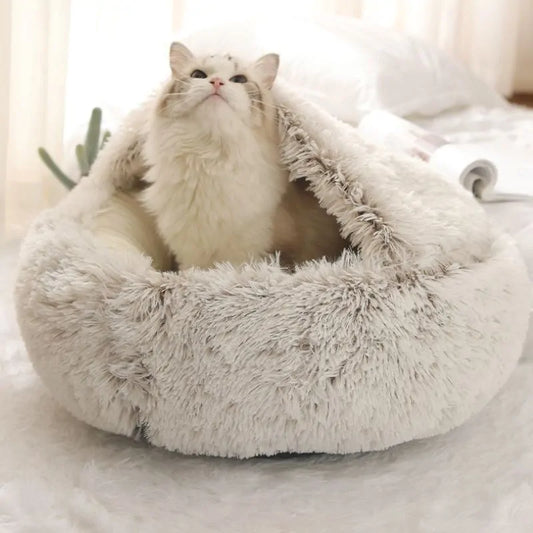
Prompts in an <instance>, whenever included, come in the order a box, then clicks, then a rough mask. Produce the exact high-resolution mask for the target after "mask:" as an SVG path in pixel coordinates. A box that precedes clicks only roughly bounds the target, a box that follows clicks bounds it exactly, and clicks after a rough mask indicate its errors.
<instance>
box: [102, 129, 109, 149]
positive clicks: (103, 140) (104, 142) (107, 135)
mask: <svg viewBox="0 0 533 533" xmlns="http://www.w3.org/2000/svg"><path fill="white" fill-rule="evenodd" d="M109 137H111V132H110V131H109V130H105V131H104V134H103V135H102V142H101V143H100V150H101V149H102V148H103V147H104V146H105V145H106V143H107V141H109Z"/></svg>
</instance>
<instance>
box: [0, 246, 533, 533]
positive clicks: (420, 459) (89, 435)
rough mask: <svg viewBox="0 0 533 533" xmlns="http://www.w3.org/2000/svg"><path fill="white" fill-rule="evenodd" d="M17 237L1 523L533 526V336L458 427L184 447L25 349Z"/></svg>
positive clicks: (486, 532) (1, 315) (11, 254)
mask: <svg viewBox="0 0 533 533" xmlns="http://www.w3.org/2000/svg"><path fill="white" fill-rule="evenodd" d="M15 262H16V248H15V247H11V248H9V249H7V250H6V249H4V250H3V251H2V252H1V254H0V279H1V282H0V291H1V293H0V294H2V302H1V305H0V339H1V341H2V344H3V348H2V351H1V352H0V420H1V427H2V430H1V431H0V531H2V532H4V531H6V532H12V531H15V532H19V531H20V532H39V533H41V532H53V533H61V532H78V531H82V532H84V531H91V532H130V531H139V532H145V531H146V532H154V531H161V532H167V531H168V532H181V531H184V532H194V533H201V532H204V531H220V532H226V531H227V532H232V533H236V532H254V533H259V532H306V533H307V532H321V531H324V532H335V533H341V532H350V533H354V532H364V533H374V532H407V533H413V532H419V531H420V532H429V531H431V532H449V531H457V532H465V533H475V532H483V533H491V532H498V533H501V532H504V533H505V532H510V533H511V532H512V533H522V532H524V533H525V532H531V531H533V396H532V392H531V391H532V390H533V338H531V337H532V335H530V339H529V341H528V346H527V348H526V351H525V353H524V357H523V359H522V361H521V363H520V365H519V366H518V368H517V369H516V371H515V372H514V374H513V375H512V377H511V379H510V381H509V382H508V383H507V385H506V386H505V387H504V389H503V390H502V391H501V392H500V394H498V396H497V397H496V398H495V399H494V400H493V401H492V402H491V403H490V405H489V406H488V407H487V408H485V409H484V410H483V411H482V412H481V413H480V414H479V415H478V416H476V417H475V418H473V419H472V420H471V421H470V422H468V423H467V424H465V425H464V426H463V427H461V428H459V429H456V430H454V431H452V432H451V433H449V434H447V435H444V436H440V437H436V438H432V439H429V440H425V441H417V442H411V443H407V444H404V445H401V446H397V447H395V448H392V449H390V450H388V451H386V452H379V453H368V454H363V455H352V456H344V457H335V456H326V455H314V456H298V457H290V458H270V459H267V458H256V459H252V460H246V461H238V460H228V459H211V458H199V457H183V456H180V455H177V454H173V453H168V452H165V451H163V450H160V449H155V448H149V447H147V446H146V445H143V444H139V443H135V442H133V441H131V440H128V439H126V438H122V437H117V436H114V435H108V434H105V433H103V432H101V431H98V430H96V429H92V428H90V427H88V426H85V425H84V424H82V423H81V422H78V421H77V420H75V419H73V418H72V417H71V416H70V415H68V414H67V413H66V412H64V411H63V410H62V409H61V408H59V407H58V406H57V405H56V404H55V403H54V401H53V400H52V398H51V397H50V395H49V394H48V392H47V391H46V390H45V389H44V387H43V386H42V385H41V383H40V382H39V379H38V378H37V377H36V375H35V374H34V372H33V370H32V367H31V365H30V363H29V361H28V359H27V357H26V354H25V350H24V346H23V344H22V341H21V340H20V337H19V334H18V331H17V326H16V323H15V319H14V314H13V305H12V297H11V292H12V284H13V278H14V267H15Z"/></svg>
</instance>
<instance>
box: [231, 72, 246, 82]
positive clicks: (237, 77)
mask: <svg viewBox="0 0 533 533" xmlns="http://www.w3.org/2000/svg"><path fill="white" fill-rule="evenodd" d="M229 81H232V82H233V83H246V82H247V81H248V78H247V77H246V76H245V75H244V74H236V75H235V76H232V77H231V78H230V79H229Z"/></svg>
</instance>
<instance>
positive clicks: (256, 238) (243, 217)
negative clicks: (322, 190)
mask: <svg viewBox="0 0 533 533" xmlns="http://www.w3.org/2000/svg"><path fill="white" fill-rule="evenodd" d="M151 141H152V142H150V141H149V142H148V143H147V148H146V154H145V156H146V159H147V160H148V163H149V164H150V165H151V168H150V170H149V171H148V174H147V176H146V180H147V181H149V182H151V185H150V187H148V189H147V190H146V191H145V192H144V194H143V201H144V203H145V205H146V206H147V208H148V209H149V210H150V211H151V212H152V213H153V214H154V215H155V217H156V221H157V225H158V229H159V231H160V233H161V236H162V237H163V239H164V240H165V241H166V243H167V244H168V246H169V247H170V248H171V250H172V251H173V253H174V254H175V255H176V258H177V261H178V263H179V265H180V267H181V268H188V267H190V266H199V267H204V268H207V267H210V266H212V265H213V264H215V263H216V262H222V261H229V262H231V263H234V264H239V263H242V262H244V261H247V260H250V259H253V258H258V257H261V256H263V255H265V254H266V253H267V252H269V251H271V247H272V240H273V219H274V215H275V211H276V209H277V207H278V205H279V203H280V201H281V198H282V196H283V194H284V192H285V190H286V187H287V176H286V173H285V172H284V171H283V170H282V169H281V168H280V166H279V164H278V161H277V151H276V150H275V149H274V148H273V147H272V146H269V144H268V142H267V141H266V140H262V139H257V138H253V137H250V136H249V137H248V138H246V136H241V137H240V138H238V139H231V140H229V141H228V142H226V143H220V142H216V141H214V140H212V139H209V138H203V139H193V140H191V139H184V138H180V135H179V134H178V135H174V136H173V137H170V138H169V137H168V136H167V137H165V138H161V133H159V135H158V132H157V131H156V132H154V136H153V138H152V139H151Z"/></svg>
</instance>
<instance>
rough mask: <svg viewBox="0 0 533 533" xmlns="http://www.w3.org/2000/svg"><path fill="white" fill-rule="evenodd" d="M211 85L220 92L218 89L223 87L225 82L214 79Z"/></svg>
mask: <svg viewBox="0 0 533 533" xmlns="http://www.w3.org/2000/svg"><path fill="white" fill-rule="evenodd" d="M209 83H210V84H211V85H212V86H213V87H214V88H215V91H218V88H219V87H220V86H221V85H224V82H223V81H222V79H221V78H212V79H211V80H210V81H209Z"/></svg>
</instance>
